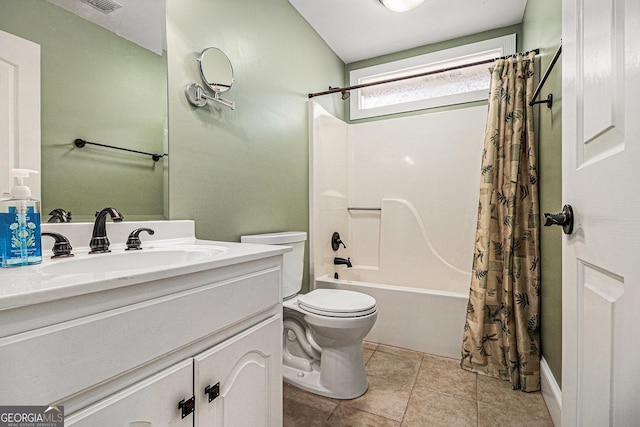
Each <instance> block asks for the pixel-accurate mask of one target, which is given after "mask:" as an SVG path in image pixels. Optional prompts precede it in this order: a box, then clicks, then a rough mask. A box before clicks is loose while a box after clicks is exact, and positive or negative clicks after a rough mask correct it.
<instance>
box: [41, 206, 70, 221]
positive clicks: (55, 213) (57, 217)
mask: <svg viewBox="0 0 640 427" xmlns="http://www.w3.org/2000/svg"><path fill="white" fill-rule="evenodd" d="M49 215H51V218H49V221H47V222H71V212H67V211H65V210H64V209H61V208H56V209H54V210H52V211H51V212H49Z"/></svg>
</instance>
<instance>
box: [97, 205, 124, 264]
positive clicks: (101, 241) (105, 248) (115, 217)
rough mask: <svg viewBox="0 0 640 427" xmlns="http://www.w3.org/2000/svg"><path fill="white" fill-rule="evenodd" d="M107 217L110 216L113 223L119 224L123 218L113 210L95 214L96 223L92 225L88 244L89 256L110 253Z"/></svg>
mask: <svg viewBox="0 0 640 427" xmlns="http://www.w3.org/2000/svg"><path fill="white" fill-rule="evenodd" d="M107 215H109V216H111V220H112V221H113V222H120V221H122V220H123V219H124V216H122V214H121V213H120V212H118V210H117V209H115V208H104V209H102V210H101V211H100V212H96V222H95V223H94V224H93V233H92V235H91V242H90V243H89V247H90V248H91V251H90V252H89V253H90V254H101V253H104V252H111V251H110V250H109V239H108V238H107Z"/></svg>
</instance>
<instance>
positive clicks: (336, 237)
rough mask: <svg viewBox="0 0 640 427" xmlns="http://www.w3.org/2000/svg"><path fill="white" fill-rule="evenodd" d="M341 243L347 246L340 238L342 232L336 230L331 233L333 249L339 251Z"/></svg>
mask: <svg viewBox="0 0 640 427" xmlns="http://www.w3.org/2000/svg"><path fill="white" fill-rule="evenodd" d="M340 245H342V246H343V247H344V248H345V249H346V248H347V245H345V244H344V242H343V241H342V240H341V239H340V233H338V232H337V231H336V232H334V233H333V234H332V235H331V249H333V250H334V251H337V250H338V249H340Z"/></svg>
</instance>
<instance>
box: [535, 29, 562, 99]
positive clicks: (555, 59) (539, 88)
mask: <svg viewBox="0 0 640 427" xmlns="http://www.w3.org/2000/svg"><path fill="white" fill-rule="evenodd" d="M561 53H562V40H561V41H560V46H558V50H556V53H555V54H554V55H553V59H551V63H550V64H549V66H548V67H547V71H545V72H544V75H543V76H542V79H541V80H540V83H538V87H537V88H536V90H535V91H534V92H533V97H532V98H531V102H529V106H530V107H532V106H534V105H535V104H547V108H551V106H552V105H553V94H551V93H550V94H549V96H547V99H545V100H543V101H536V98H537V97H538V95H540V91H541V90H542V86H544V83H545V82H546V81H547V78H548V77H549V74H551V70H553V67H554V66H555V65H556V62H557V61H558V58H560V54H561Z"/></svg>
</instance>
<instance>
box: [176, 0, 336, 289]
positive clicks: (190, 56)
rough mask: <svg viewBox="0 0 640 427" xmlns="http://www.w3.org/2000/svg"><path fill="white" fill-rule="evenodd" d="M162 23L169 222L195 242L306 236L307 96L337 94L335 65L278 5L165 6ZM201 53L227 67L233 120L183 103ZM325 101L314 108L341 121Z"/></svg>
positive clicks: (187, 0)
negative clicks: (192, 233) (217, 52)
mask: <svg viewBox="0 0 640 427" xmlns="http://www.w3.org/2000/svg"><path fill="white" fill-rule="evenodd" d="M167 20H168V26H167V39H168V40H167V41H168V47H167V52H168V64H169V69H168V71H169V93H168V98H169V134H170V141H171V142H170V175H169V181H170V187H169V193H170V214H171V218H172V219H194V220H195V221H196V234H197V236H198V237H199V238H202V239H216V240H230V241H238V240H239V237H240V236H241V235H242V234H251V233H265V232H274V231H283V230H302V231H308V230H309V169H308V165H309V152H308V118H307V115H308V113H307V109H308V97H307V94H308V93H310V92H316V91H319V90H324V89H325V88H327V87H328V86H329V85H334V86H339V85H342V84H343V76H344V63H343V62H342V61H341V60H340V59H339V58H338V57H337V56H336V55H335V54H334V53H333V52H332V51H331V50H330V49H329V48H328V47H327V45H326V44H325V43H324V41H323V40H322V39H321V38H320V36H318V34H317V33H316V32H315V31H314V30H313V29H312V28H311V27H310V26H309V25H308V23H307V22H306V21H305V20H304V19H303V18H302V17H301V16H300V15H299V14H298V12H297V11H296V10H295V9H294V8H293V6H291V5H290V4H289V2H288V1H287V0H260V1H251V2H249V1H237V0H219V1H215V2H213V1H209V0H169V2H168V18H167ZM209 46H214V47H218V48H220V49H222V50H223V51H224V52H225V53H226V54H227V56H228V57H229V59H230V60H231V63H232V64H233V68H234V72H235V84H234V87H233V88H232V89H231V90H230V91H229V92H227V93H225V94H224V97H225V98H227V99H230V100H233V101H235V103H236V109H235V110H233V111H232V110H230V109H228V108H226V107H224V106H217V105H216V104H211V103H210V104H209V105H208V106H207V107H203V108H200V109H198V108H196V107H192V106H191V105H190V104H188V102H187V100H186V98H185V95H184V88H185V86H186V85H187V84H188V83H190V82H195V81H197V82H199V81H200V77H199V74H198V69H197V66H196V58H197V56H198V54H199V52H200V51H201V50H202V49H204V48H206V47H209ZM334 98H339V95H338V96H336V97H324V98H323V99H318V101H319V102H320V103H321V104H322V105H323V106H324V107H325V108H327V109H328V110H329V111H331V112H332V113H334V114H336V115H338V116H343V104H342V101H340V103H337V101H335V100H334ZM307 247H308V245H307ZM307 252H308V251H307ZM307 266H308V255H307V262H306V263H305V267H306V270H305V283H304V289H308V281H309V273H308V267H307Z"/></svg>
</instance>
